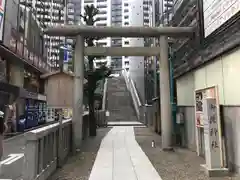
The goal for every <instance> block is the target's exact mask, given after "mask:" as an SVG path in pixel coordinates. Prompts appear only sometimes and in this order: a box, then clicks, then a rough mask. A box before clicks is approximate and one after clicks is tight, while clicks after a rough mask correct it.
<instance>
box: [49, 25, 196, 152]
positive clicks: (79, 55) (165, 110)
mask: <svg viewBox="0 0 240 180" xmlns="http://www.w3.org/2000/svg"><path fill="white" fill-rule="evenodd" d="M45 33H46V34H48V35H51V36H66V37H73V36H76V45H75V51H74V53H75V55H74V56H75V57H74V60H75V62H74V72H75V81H74V82H75V86H74V100H75V106H74V112H73V115H74V117H73V128H74V129H73V131H74V132H75V133H74V144H75V148H80V145H81V138H82V137H81V134H82V133H81V132H79V131H80V130H81V129H82V128H81V127H82V119H81V117H82V116H81V115H82V114H81V109H80V111H79V106H80V107H81V106H82V100H83V82H84V74H83V66H84V65H83V63H84V55H105V56H112V55H123V56H124V55H134V56H156V55H158V56H160V58H159V59H160V100H161V108H160V111H161V132H162V148H163V149H169V148H171V146H172V143H171V142H172V127H173V121H172V111H171V101H170V83H169V79H170V77H169V74H170V72H169V60H168V40H167V39H168V37H174V38H182V37H186V38H188V37H192V36H194V29H193V28H192V27H136V26H135V27H131V26H128V27H99V26H98V27H96V26H86V25H64V26H57V27H50V28H48V29H46V30H45ZM86 37H100V38H104V37H143V38H145V37H157V38H159V40H160V41H159V42H160V47H159V49H158V48H157V47H130V48H131V49H130V50H126V49H125V50H126V51H124V49H121V48H119V49H118V48H114V47H113V48H111V47H86V48H85V47H84V38H86ZM124 48H126V47H124Z"/></svg>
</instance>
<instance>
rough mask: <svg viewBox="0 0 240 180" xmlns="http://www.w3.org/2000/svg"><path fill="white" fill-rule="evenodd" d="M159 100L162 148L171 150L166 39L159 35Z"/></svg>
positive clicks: (170, 115) (170, 113)
mask: <svg viewBox="0 0 240 180" xmlns="http://www.w3.org/2000/svg"><path fill="white" fill-rule="evenodd" d="M159 79H160V97H161V98H160V101H161V108H160V110H161V132H162V148H163V150H172V110H171V100H170V83H169V82H170V72H169V60H168V41H167V37H166V36H161V37H160V78H159Z"/></svg>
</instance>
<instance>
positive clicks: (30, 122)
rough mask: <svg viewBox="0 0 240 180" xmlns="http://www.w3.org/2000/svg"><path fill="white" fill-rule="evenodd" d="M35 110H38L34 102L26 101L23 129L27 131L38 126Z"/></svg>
mask: <svg viewBox="0 0 240 180" xmlns="http://www.w3.org/2000/svg"><path fill="white" fill-rule="evenodd" d="M37 109H38V106H37V104H36V102H35V101H34V100H32V99H26V105H25V115H26V125H25V127H26V128H27V129H29V128H32V127H35V126H37V125H38V112H37Z"/></svg>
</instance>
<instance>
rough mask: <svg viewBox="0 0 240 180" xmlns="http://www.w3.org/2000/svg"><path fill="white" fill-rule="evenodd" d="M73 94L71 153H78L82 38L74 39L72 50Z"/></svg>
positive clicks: (81, 110)
mask: <svg viewBox="0 0 240 180" xmlns="http://www.w3.org/2000/svg"><path fill="white" fill-rule="evenodd" d="M74 74H75V77H74V90H73V91H74V92H73V95H74V96H73V103H74V104H73V105H74V107H73V118H72V123H73V152H76V151H78V149H80V147H81V141H82V115H83V83H84V38H83V37H82V36H81V35H78V36H77V37H76V45H75V50H74Z"/></svg>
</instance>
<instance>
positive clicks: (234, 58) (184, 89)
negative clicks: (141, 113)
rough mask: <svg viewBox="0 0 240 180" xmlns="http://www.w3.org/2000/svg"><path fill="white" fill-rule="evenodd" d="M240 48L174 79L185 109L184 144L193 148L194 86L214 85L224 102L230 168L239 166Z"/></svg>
mask: <svg viewBox="0 0 240 180" xmlns="http://www.w3.org/2000/svg"><path fill="white" fill-rule="evenodd" d="M239 58H240V48H237V49H235V50H233V51H231V52H229V53H227V54H225V55H223V56H221V57H219V58H218V59H216V60H215V61H214V62H212V63H211V64H208V65H206V66H204V67H201V68H199V69H197V70H195V71H193V72H191V73H188V74H186V75H184V76H181V77H180V78H178V79H177V104H178V106H179V110H181V111H183V112H185V121H186V123H185V129H186V140H187V146H188V147H189V148H191V149H192V150H196V142H195V120H194V90H197V89H203V88H207V87H210V86H217V87H218V93H219V103H220V105H222V106H223V110H222V117H221V120H223V122H224V125H225V130H224V132H225V135H226V137H225V139H226V144H227V146H226V148H227V149H226V151H227V160H228V165H229V167H230V168H233V169H235V170H237V171H239V169H240V142H239V141H238V139H239V138H240V132H239V130H240V122H239V120H238V118H239V117H240V94H239V92H240V81H239V77H240V70H239V68H240V61H239Z"/></svg>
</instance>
